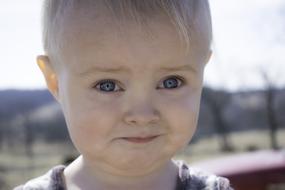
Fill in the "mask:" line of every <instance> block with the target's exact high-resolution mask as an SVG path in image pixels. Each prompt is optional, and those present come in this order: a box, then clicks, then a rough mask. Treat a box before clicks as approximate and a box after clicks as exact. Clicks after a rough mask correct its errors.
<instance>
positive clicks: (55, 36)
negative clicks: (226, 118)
mask: <svg viewBox="0 0 285 190" xmlns="http://www.w3.org/2000/svg"><path fill="white" fill-rule="evenodd" d="M211 27H212V26H211V16H210V11H209V5H208V1H207V0H46V1H45V2H44V19H43V42H44V49H45V53H46V54H45V55H41V56H38V58H37V63H38V65H39V67H40V69H41V71H42V73H43V75H44V77H45V80H46V83H47V86H48V89H49V90H50V92H51V93H52V95H53V96H54V97H55V99H56V100H57V101H58V102H59V104H60V105H61V107H62V110H63V113H64V116H65V119H66V123H67V126H68V130H69V134H70V136H71V139H72V141H73V143H74V145H75V147H76V148H77V150H78V151H79V152H80V154H81V155H80V156H79V157H78V158H77V159H76V160H75V161H74V162H72V163H71V164H70V165H68V166H67V167H65V166H56V167H54V168H52V169H51V170H50V171H49V172H48V173H46V174H45V175H43V176H41V177H38V178H36V179H33V180H30V181H29V182H27V183H26V184H24V185H21V186H19V187H16V188H15V189H17V190H22V189H23V190H32V189H33V190H53V189H54V190H64V189H67V190H79V189H81V190H175V189H176V190H180V189H181V190H202V189H203V190H206V189H207V190H230V189H231V187H230V185H229V181H228V180H227V179H225V178H222V177H217V176H215V175H210V174H207V173H204V172H200V171H196V170H193V169H191V168H190V167H189V166H187V164H186V163H185V162H183V161H181V160H174V159H172V158H173V156H174V155H175V153H176V152H177V151H179V150H181V149H183V148H184V147H185V146H186V145H187V144H188V142H189V140H190V139H191V138H192V136H193V133H194V132H195V129H196V124H197V118H198V113H199V104H200V96H201V89H202V83H203V71H204V67H205V65H206V63H207V62H208V60H209V58H210V56H211V48H210V46H211V40H212V30H211Z"/></svg>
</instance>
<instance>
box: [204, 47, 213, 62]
mask: <svg viewBox="0 0 285 190" xmlns="http://www.w3.org/2000/svg"><path fill="white" fill-rule="evenodd" d="M212 54H213V51H212V50H211V49H210V50H209V52H208V54H207V56H206V59H205V63H206V64H207V63H208V62H209V61H210V59H211V57H212Z"/></svg>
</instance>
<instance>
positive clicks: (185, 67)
mask: <svg viewBox="0 0 285 190" xmlns="http://www.w3.org/2000/svg"><path fill="white" fill-rule="evenodd" d="M159 70H160V71H166V72H171V71H172V72H173V71H190V72H195V71H196V70H195V69H194V68H193V66H191V65H181V66H176V67H161V68H159ZM98 72H102V73H127V72H130V69H128V68H126V67H123V66H120V67H114V68H107V67H98V66H95V67H92V68H90V69H88V70H87V71H84V72H82V73H80V75H86V74H87V75H88V74H91V73H98Z"/></svg>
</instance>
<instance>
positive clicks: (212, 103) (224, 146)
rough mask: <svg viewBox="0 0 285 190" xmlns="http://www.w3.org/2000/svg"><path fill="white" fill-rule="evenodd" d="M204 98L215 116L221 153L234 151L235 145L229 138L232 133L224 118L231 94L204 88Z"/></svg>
mask: <svg viewBox="0 0 285 190" xmlns="http://www.w3.org/2000/svg"><path fill="white" fill-rule="evenodd" d="M202 97H203V99H204V101H205V102H206V103H207V105H208V106H209V109H210V110H211V113H212V115H213V120H214V123H213V124H214V127H215V129H216V132H217V134H218V135H219V136H220V148H221V151H233V150H234V148H233V145H232V143H231V141H230V139H229V137H228V135H229V132H230V131H229V128H228V126H227V123H226V121H225V117H224V111H225V108H226V106H227V105H228V103H229V101H230V94H228V93H226V92H224V91H214V90H213V89H209V88H204V89H203V94H202Z"/></svg>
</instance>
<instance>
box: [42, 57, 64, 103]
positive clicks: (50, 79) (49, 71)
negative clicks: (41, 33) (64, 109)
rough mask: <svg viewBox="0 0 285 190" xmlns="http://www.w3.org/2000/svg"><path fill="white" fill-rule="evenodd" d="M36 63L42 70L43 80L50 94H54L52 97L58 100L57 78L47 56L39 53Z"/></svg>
mask: <svg viewBox="0 0 285 190" xmlns="http://www.w3.org/2000/svg"><path fill="white" fill-rule="evenodd" d="M37 64H38V66H39V68H40V70H41V71H42V73H43V75H44V77H45V81H46V84H47V87H48V89H49V91H50V92H51V94H52V95H53V96H54V98H55V99H56V100H57V101H58V99H59V97H58V80H57V75H56V72H55V70H54V68H53V67H52V65H51V63H50V60H49V58H48V56H45V55H40V56H38V57H37Z"/></svg>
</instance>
